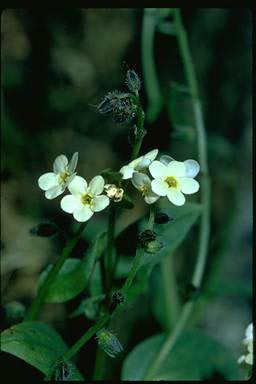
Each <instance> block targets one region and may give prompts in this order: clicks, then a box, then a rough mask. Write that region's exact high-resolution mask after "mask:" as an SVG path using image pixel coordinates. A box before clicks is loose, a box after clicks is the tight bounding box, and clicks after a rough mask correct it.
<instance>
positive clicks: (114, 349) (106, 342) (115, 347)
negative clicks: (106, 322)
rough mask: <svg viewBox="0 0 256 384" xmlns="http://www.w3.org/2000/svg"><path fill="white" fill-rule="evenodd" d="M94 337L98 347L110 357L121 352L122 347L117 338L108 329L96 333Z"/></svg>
mask: <svg viewBox="0 0 256 384" xmlns="http://www.w3.org/2000/svg"><path fill="white" fill-rule="evenodd" d="M96 337H97V339H98V344H99V347H100V348H101V349H103V351H104V352H106V353H107V354H108V355H109V356H110V357H116V355H117V354H118V353H119V352H122V351H123V347H122V345H121V344H120V341H119V340H118V338H117V337H116V336H115V335H114V334H113V333H112V332H110V331H109V330H108V329H105V328H103V329H101V330H100V331H99V332H97V336H96Z"/></svg>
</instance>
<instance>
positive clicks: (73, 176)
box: [64, 173, 76, 188]
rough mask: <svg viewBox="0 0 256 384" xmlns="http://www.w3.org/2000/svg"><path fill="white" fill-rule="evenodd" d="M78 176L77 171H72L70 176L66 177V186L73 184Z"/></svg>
mask: <svg viewBox="0 0 256 384" xmlns="http://www.w3.org/2000/svg"><path fill="white" fill-rule="evenodd" d="M75 177H76V174H75V173H72V174H71V175H70V176H68V177H67V178H66V181H65V184H64V186H65V188H66V187H68V186H69V184H71V182H72V181H73V180H74V178H75Z"/></svg>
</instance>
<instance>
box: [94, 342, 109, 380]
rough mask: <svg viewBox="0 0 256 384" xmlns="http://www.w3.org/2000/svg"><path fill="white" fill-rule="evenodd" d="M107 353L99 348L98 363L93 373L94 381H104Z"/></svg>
mask: <svg viewBox="0 0 256 384" xmlns="http://www.w3.org/2000/svg"><path fill="white" fill-rule="evenodd" d="M105 356H106V355H105V352H104V351H102V349H100V348H99V347H97V351H96V361H95V367H94V372H93V381H94V380H102V378H103V376H104V367H105V361H106V360H105Z"/></svg>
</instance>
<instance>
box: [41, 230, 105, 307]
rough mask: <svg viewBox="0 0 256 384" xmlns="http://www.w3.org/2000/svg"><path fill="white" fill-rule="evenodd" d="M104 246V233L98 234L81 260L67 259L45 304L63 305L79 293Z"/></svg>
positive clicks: (43, 276) (45, 275)
mask: <svg viewBox="0 0 256 384" xmlns="http://www.w3.org/2000/svg"><path fill="white" fill-rule="evenodd" d="M105 245H106V233H102V234H100V235H99V236H98V237H97V238H96V239H95V240H94V241H93V242H92V244H91V246H90V247H89V249H88V251H87V252H86V253H85V255H84V257H83V259H81V260H80V259H67V260H66V261H65V263H64V265H63V266H62V268H61V269H60V271H59V273H58V275H57V276H56V278H55V280H54V282H53V283H52V285H51V286H50V289H49V291H48V293H47V295H46V297H45V302H47V303H63V302H65V301H68V300H71V299H73V298H74V297H75V296H77V295H79V293H81V292H82V291H83V290H84V289H85V287H86V285H87V283H88V279H89V277H90V276H91V274H92V272H93V268H94V266H95V262H96V260H97V258H98V257H99V255H100V254H101V253H102V252H103V250H104V248H105ZM51 268H52V265H50V266H48V267H47V268H46V270H44V271H43V272H42V274H41V275H40V277H39V282H38V284H39V285H38V286H39V288H40V286H41V285H42V283H43V281H44V280H45V279H46V277H47V275H48V273H49V271H50V270H51Z"/></svg>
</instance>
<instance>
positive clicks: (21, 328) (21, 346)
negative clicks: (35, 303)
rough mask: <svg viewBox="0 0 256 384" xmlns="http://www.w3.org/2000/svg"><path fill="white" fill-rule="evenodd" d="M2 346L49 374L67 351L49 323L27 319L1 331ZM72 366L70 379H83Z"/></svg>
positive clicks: (3, 349)
mask: <svg viewBox="0 0 256 384" xmlns="http://www.w3.org/2000/svg"><path fill="white" fill-rule="evenodd" d="M1 348H2V351H4V352H7V353H10V354H11V355H14V356H16V357H18V358H20V359H22V360H24V361H26V362H27V363H28V364H30V365H32V366H33V367H35V368H37V369H38V370H39V371H41V372H43V373H44V374H45V375H47V374H48V373H49V370H50V369H51V367H52V366H53V364H54V363H55V362H56V360H57V359H59V358H60V357H61V356H62V355H63V354H64V353H65V352H66V350H67V345H66V344H65V342H64V341H63V340H62V338H61V337H60V335H59V334H58V333H57V332H55V331H54V330H53V329H52V328H50V327H49V326H48V325H47V324H44V323H38V322H32V321H27V322H22V323H19V324H17V325H14V326H12V327H11V328H9V329H6V330H5V331H3V332H2V333H1ZM72 368H73V369H72V377H70V380H73V381H74V380H77V381H78V380H83V377H82V375H81V374H80V372H79V371H78V369H77V368H76V367H75V365H73V367H72Z"/></svg>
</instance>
